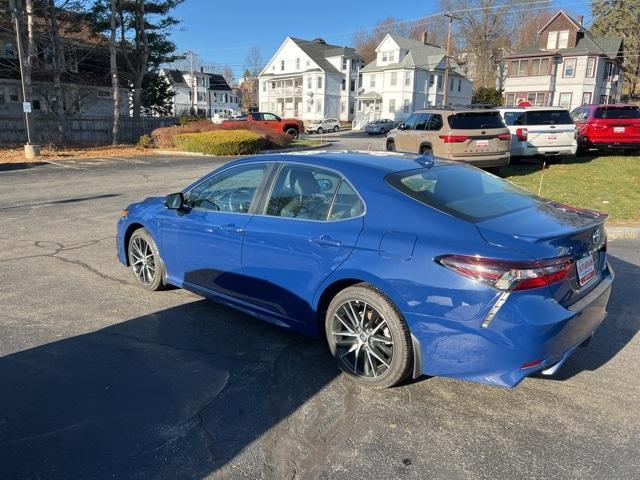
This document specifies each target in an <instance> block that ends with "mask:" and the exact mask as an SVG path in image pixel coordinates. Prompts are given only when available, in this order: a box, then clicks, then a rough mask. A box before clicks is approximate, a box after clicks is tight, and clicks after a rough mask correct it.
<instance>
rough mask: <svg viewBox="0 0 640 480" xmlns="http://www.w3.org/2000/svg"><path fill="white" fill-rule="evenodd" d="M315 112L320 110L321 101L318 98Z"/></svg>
mask: <svg viewBox="0 0 640 480" xmlns="http://www.w3.org/2000/svg"><path fill="white" fill-rule="evenodd" d="M316 112H318V113H320V112H322V101H321V100H320V99H318V101H317V103H316Z"/></svg>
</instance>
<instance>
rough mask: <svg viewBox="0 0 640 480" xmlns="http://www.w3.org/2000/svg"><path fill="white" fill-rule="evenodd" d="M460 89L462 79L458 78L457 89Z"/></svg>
mask: <svg viewBox="0 0 640 480" xmlns="http://www.w3.org/2000/svg"><path fill="white" fill-rule="evenodd" d="M461 90H462V79H460V78H459V79H458V91H461Z"/></svg>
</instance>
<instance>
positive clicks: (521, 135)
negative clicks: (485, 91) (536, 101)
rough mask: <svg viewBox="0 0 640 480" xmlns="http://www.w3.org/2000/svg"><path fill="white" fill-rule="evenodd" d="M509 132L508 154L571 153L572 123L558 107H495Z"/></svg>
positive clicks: (574, 142)
mask: <svg viewBox="0 0 640 480" xmlns="http://www.w3.org/2000/svg"><path fill="white" fill-rule="evenodd" d="M498 110H499V111H500V115H501V116H502V119H503V120H504V123H505V125H506V126H507V128H509V131H510V132H511V156H512V157H532V156H535V155H575V153H576V150H577V149H578V140H577V134H576V126H575V124H574V123H573V119H572V118H571V115H570V114H569V111H568V110H566V109H564V108H561V107H513V108H511V107H505V108H499V109H498Z"/></svg>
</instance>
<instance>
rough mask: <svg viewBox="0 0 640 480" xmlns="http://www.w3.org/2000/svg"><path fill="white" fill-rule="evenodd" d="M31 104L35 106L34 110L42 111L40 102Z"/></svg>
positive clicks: (35, 101)
mask: <svg viewBox="0 0 640 480" xmlns="http://www.w3.org/2000/svg"><path fill="white" fill-rule="evenodd" d="M31 104H32V105H33V109H34V110H40V109H42V106H41V105H40V100H33V101H32V102H31Z"/></svg>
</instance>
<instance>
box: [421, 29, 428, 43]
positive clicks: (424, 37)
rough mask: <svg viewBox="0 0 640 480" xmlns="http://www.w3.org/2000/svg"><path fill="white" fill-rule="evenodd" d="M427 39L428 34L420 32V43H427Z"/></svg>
mask: <svg viewBox="0 0 640 480" xmlns="http://www.w3.org/2000/svg"><path fill="white" fill-rule="evenodd" d="M428 39H429V35H428V34H427V32H422V43H424V44H425V45H426V44H427V40H428Z"/></svg>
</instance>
